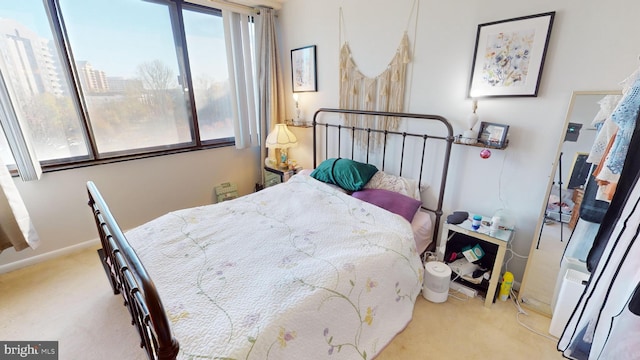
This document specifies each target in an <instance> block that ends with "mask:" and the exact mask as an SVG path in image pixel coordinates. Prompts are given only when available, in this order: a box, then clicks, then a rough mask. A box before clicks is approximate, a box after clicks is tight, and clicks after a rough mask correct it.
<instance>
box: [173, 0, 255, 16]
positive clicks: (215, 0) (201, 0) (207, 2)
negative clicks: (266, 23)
mask: <svg viewBox="0 0 640 360" xmlns="http://www.w3.org/2000/svg"><path fill="white" fill-rule="evenodd" d="M186 2H189V3H192V4H197V5H202V6H206V7H212V6H215V7H216V8H219V9H221V10H231V11H236V12H239V13H243V14H247V15H256V14H259V13H260V9H259V8H254V7H251V6H247V5H243V4H238V3H235V2H231V1H227V0H186Z"/></svg>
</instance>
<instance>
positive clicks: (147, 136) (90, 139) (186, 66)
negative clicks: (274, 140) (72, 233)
mask: <svg viewBox="0 0 640 360" xmlns="http://www.w3.org/2000/svg"><path fill="white" fill-rule="evenodd" d="M50 24H53V26H50ZM0 70H2V72H3V74H5V77H7V79H6V82H7V85H8V87H9V88H10V96H11V97H12V102H13V103H14V107H15V109H16V115H17V116H18V118H19V119H20V120H21V122H22V123H23V124H24V125H25V127H26V130H25V131H26V132H28V133H29V135H30V136H31V138H32V141H33V143H34V146H35V149H36V154H37V156H38V158H39V160H40V161H41V162H42V163H43V165H44V166H45V169H46V167H47V166H49V167H55V166H59V165H65V164H66V165H67V166H68V164H69V163H71V164H74V163H91V162H93V161H102V160H104V159H111V158H121V157H129V156H134V157H136V156H138V157H139V156H141V154H156V153H158V152H160V153H162V152H167V151H176V150H190V149H198V148H203V147H207V146H220V145H231V144H233V129H234V126H233V122H232V117H231V97H230V96H229V88H230V87H229V76H228V66H227V55H226V48H225V36H224V28H223V22H222V14H221V12H220V11H219V10H216V9H211V8H205V7H201V6H197V5H191V4H183V3H182V1H181V0H148V1H145V0H85V1H76V0H46V1H44V4H43V1H42V0H23V1H15V2H3V3H2V4H0ZM0 142H1V141H0ZM0 156H5V155H4V154H0Z"/></svg>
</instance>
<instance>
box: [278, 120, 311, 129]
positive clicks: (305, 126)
mask: <svg viewBox="0 0 640 360" xmlns="http://www.w3.org/2000/svg"><path fill="white" fill-rule="evenodd" d="M285 124H287V126H291V127H299V128H310V127H312V126H313V125H311V124H309V123H302V124H294V123H293V120H285Z"/></svg>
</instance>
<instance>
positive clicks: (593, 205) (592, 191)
mask: <svg viewBox="0 0 640 360" xmlns="http://www.w3.org/2000/svg"><path fill="white" fill-rule="evenodd" d="M592 169H593V167H592ZM591 172H592V173H593V171H591ZM597 194H598V184H597V183H596V177H595V176H593V175H589V179H588V180H587V187H586V188H585V189H584V195H583V197H582V203H581V204H580V212H579V214H580V219H582V220H585V221H588V222H591V223H596V224H600V223H601V222H602V219H603V218H604V215H605V214H606V213H607V209H608V208H609V203H608V202H606V201H602V200H597V199H596V195H597Z"/></svg>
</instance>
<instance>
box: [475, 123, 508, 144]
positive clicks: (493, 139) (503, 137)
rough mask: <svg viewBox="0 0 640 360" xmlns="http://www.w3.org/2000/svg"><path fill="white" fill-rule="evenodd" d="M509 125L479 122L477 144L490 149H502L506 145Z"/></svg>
mask: <svg viewBox="0 0 640 360" xmlns="http://www.w3.org/2000/svg"><path fill="white" fill-rule="evenodd" d="M507 132H509V125H503V124H495V123H490V122H484V121H483V122H481V123H480V131H479V132H478V142H479V143H481V144H485V145H488V146H492V147H497V148H502V147H504V145H505V144H506V143H507Z"/></svg>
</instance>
